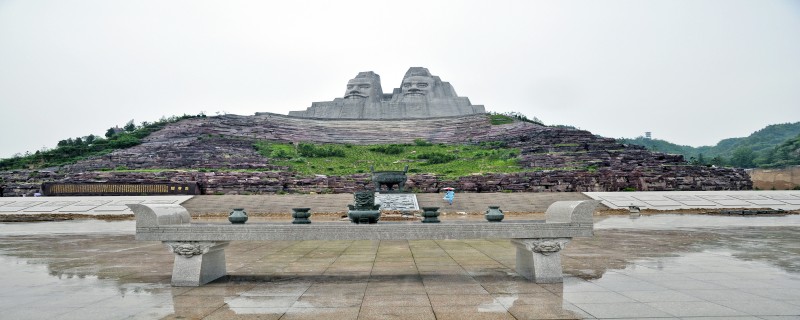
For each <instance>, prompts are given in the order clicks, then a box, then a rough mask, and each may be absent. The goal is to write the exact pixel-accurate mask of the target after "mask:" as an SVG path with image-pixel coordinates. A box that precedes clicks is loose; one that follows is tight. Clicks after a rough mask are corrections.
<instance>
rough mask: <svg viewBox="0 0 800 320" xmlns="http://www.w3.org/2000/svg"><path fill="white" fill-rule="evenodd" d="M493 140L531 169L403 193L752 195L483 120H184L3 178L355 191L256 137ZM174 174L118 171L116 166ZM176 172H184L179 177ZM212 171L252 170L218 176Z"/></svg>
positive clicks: (673, 164)
mask: <svg viewBox="0 0 800 320" xmlns="http://www.w3.org/2000/svg"><path fill="white" fill-rule="evenodd" d="M414 139H424V140H427V141H430V142H433V143H480V142H496V143H499V144H503V145H506V146H509V147H516V148H519V149H520V150H521V154H520V159H521V160H520V164H521V165H522V166H524V167H527V168H531V169H534V170H536V171H533V172H523V173H515V174H485V175H473V176H468V177H462V178H459V179H456V180H446V179H442V178H441V177H436V176H431V175H411V176H410V177H409V181H408V183H407V184H406V186H407V188H409V189H411V190H415V191H419V192H437V191H438V190H439V189H440V188H442V187H444V186H450V187H455V188H457V189H458V190H461V191H471V192H497V191H512V192H560V191H619V190H625V189H636V190H743V189H751V188H752V183H751V182H750V179H749V177H748V175H747V174H746V173H745V172H744V171H743V170H739V169H729V168H708V167H701V166H690V165H687V164H686V163H685V162H684V160H683V158H682V156H679V155H666V154H661V153H653V152H649V151H647V150H645V149H643V148H642V147H638V146H628V145H622V144H618V143H616V141H615V140H614V139H609V138H602V137H598V136H595V135H593V134H591V133H590V132H588V131H583V130H573V129H566V128H553V127H545V126H540V125H536V124H532V123H527V122H514V123H511V124H506V125H491V124H490V123H489V120H488V117H487V116H486V115H471V116H464V117H454V118H453V117H451V118H433V119H418V120H403V121H387V120H320V119H301V118H294V117H288V116H284V115H277V114H261V115H258V116H236V115H226V116H220V117H210V118H202V119H189V120H184V121H181V122H178V123H174V124H171V125H169V126H167V127H166V128H164V129H163V130H161V131H159V132H156V133H153V134H151V135H150V136H149V137H147V138H146V139H145V140H144V143H142V144H141V145H138V146H135V147H132V148H129V149H125V150H119V151H116V152H113V153H111V154H108V155H105V156H102V157H98V158H94V159H89V160H86V161H82V162H79V163H76V164H73V165H69V166H65V167H63V168H59V169H57V170H53V171H47V172H29V171H14V172H0V179H2V181H5V182H4V183H5V184H6V185H7V188H6V190H5V194H6V195H7V196H8V195H21V194H23V193H26V194H32V193H33V192H34V191H35V190H36V189H38V186H39V184H40V183H41V182H47V181H60V182H115V183H157V182H184V181H197V182H198V183H199V184H200V187H201V190H202V192H203V193H206V194H214V193H223V194H247V193H281V192H290V193H292V192H332V193H340V192H352V191H354V190H358V189H361V188H365V187H367V185H368V183H369V179H370V177H369V175H368V174H359V175H352V176H346V177H334V176H323V175H317V176H298V175H297V174H295V173H292V172H288V171H286V168H284V167H281V166H277V165H274V164H272V163H270V159H267V158H264V157H262V156H261V155H259V154H258V153H257V152H256V151H255V149H254V148H253V143H254V142H255V141H257V140H268V141H277V142H316V143H352V144H383V143H413V141H414ZM121 168H125V169H173V170H160V171H158V172H141V171H139V172H116V171H108V170H113V169H121ZM176 169H181V170H176ZM216 169H256V170H247V171H220V170H216Z"/></svg>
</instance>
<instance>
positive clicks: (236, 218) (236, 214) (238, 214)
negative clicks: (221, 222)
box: [228, 208, 247, 224]
mask: <svg viewBox="0 0 800 320" xmlns="http://www.w3.org/2000/svg"><path fill="white" fill-rule="evenodd" d="M228 221H230V222H231V223H233V224H244V223H245V222H247V212H244V209H243V208H235V209H233V211H231V214H229V215H228Z"/></svg>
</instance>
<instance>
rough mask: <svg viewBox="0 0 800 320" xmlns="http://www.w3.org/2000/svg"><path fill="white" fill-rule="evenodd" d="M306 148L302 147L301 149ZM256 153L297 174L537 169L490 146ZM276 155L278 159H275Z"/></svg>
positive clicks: (285, 148) (280, 147)
mask: <svg viewBox="0 0 800 320" xmlns="http://www.w3.org/2000/svg"><path fill="white" fill-rule="evenodd" d="M303 145H306V146H305V147H301V146H303ZM254 147H255V149H256V150H257V151H258V152H259V154H261V155H263V156H264V157H267V158H269V159H270V163H271V164H275V165H278V166H286V167H288V168H289V169H290V170H292V171H296V172H298V173H301V174H329V175H351V174H357V173H368V172H369V167H370V166H375V170H377V171H385V170H402V168H403V167H404V166H405V165H406V164H407V165H409V166H410V168H409V172H413V173H432V174H438V175H443V176H445V177H448V178H454V177H460V176H466V175H470V174H475V173H511V172H520V171H529V170H530V171H536V170H540V169H539V168H521V167H520V166H519V164H518V156H519V154H520V151H519V149H515V148H509V149H497V147H496V145H494V144H487V145H486V146H470V145H444V144H437V145H433V144H429V143H424V144H423V145H421V146H420V145H416V144H415V145H410V144H409V145H397V144H383V145H370V146H363V145H347V146H344V145H337V144H311V143H300V144H298V145H297V150H298V152H296V153H295V151H294V150H295V146H294V145H292V144H284V143H274V142H267V141H259V142H256V143H255V144H254ZM301 149H305V150H307V151H306V152H307V153H308V154H311V153H313V154H317V155H319V153H318V152H312V151H310V150H338V151H335V152H334V153H335V154H338V155H337V156H323V157H320V156H315V157H309V156H302V157H301V154H300V153H301V152H299V150H301ZM278 156H279V157H278Z"/></svg>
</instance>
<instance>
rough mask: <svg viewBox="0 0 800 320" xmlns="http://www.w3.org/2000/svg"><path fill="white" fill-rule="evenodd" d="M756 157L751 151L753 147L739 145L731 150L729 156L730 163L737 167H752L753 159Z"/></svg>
mask: <svg viewBox="0 0 800 320" xmlns="http://www.w3.org/2000/svg"><path fill="white" fill-rule="evenodd" d="M755 159H756V154H755V152H753V149H750V148H747V147H739V148H736V150H734V151H733V156H731V161H730V164H731V165H732V166H734V167H738V168H753V167H755V163H754V162H753V160H755Z"/></svg>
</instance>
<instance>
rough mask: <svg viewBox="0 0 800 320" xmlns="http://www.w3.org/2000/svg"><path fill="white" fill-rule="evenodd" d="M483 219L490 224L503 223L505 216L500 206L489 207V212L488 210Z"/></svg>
mask: <svg viewBox="0 0 800 320" xmlns="http://www.w3.org/2000/svg"><path fill="white" fill-rule="evenodd" d="M483 217H484V218H486V220H487V221H489V222H500V221H503V218H505V215H503V210H500V206H489V210H486V214H484V215H483Z"/></svg>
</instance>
